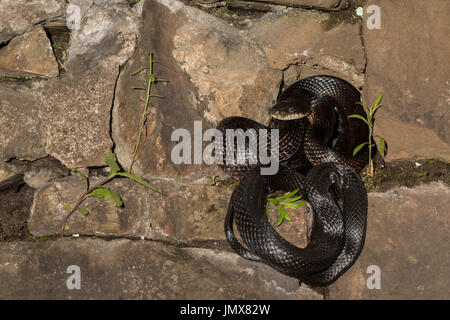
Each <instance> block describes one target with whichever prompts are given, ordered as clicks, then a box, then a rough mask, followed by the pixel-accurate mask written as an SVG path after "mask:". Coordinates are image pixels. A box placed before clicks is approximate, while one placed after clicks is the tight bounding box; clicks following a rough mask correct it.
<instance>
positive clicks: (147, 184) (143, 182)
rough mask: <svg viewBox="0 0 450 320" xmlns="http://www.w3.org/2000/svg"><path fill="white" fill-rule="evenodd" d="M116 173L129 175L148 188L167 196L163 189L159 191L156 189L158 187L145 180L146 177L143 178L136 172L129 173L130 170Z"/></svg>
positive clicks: (123, 175) (124, 175) (128, 176)
mask: <svg viewBox="0 0 450 320" xmlns="http://www.w3.org/2000/svg"><path fill="white" fill-rule="evenodd" d="M116 175H118V176H122V177H127V178H130V179H132V180H134V181H136V182H139V183H140V184H143V185H144V186H146V187H147V188H149V189H151V190H153V191H155V192H158V193H159V194H162V195H163V196H165V194H164V193H163V192H161V191H159V190H158V189H156V187H154V186H152V185H151V184H149V183H148V182H147V181H145V180H144V179H141V178H139V177H136V176H135V175H134V174H132V173H128V172H117V173H116Z"/></svg>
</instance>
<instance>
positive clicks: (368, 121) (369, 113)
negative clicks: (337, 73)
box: [348, 94, 386, 177]
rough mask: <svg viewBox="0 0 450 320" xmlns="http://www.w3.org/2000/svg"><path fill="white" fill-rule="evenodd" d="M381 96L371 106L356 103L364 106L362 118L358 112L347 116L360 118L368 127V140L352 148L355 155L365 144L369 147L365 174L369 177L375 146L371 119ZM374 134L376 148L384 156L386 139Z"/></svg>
mask: <svg viewBox="0 0 450 320" xmlns="http://www.w3.org/2000/svg"><path fill="white" fill-rule="evenodd" d="M382 98H383V94H380V95H379V96H378V99H377V101H376V102H375V104H374V105H373V106H372V107H371V108H368V107H366V106H365V105H364V104H363V103H361V102H357V104H359V105H361V106H362V107H363V108H364V111H365V113H366V118H364V117H363V116H360V115H359V114H352V115H350V116H348V117H349V118H355V119H360V120H361V121H364V123H365V124H366V125H367V127H368V128H369V136H368V141H367V142H364V143H361V144H360V145H359V146H357V147H356V148H355V149H354V150H353V156H355V155H356V154H357V153H358V152H359V151H361V149H362V148H363V147H364V146H365V145H368V147H369V168H368V171H367V174H368V175H369V176H371V177H373V159H372V148H373V147H375V144H373V143H372V141H373V124H374V121H373V120H374V115H375V112H376V111H377V110H378V109H379V108H380V107H381V99H382ZM375 136H376V137H378V139H379V149H378V150H379V151H380V154H381V156H384V155H385V152H386V141H385V140H384V138H382V137H380V136H379V135H375Z"/></svg>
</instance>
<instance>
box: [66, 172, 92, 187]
mask: <svg viewBox="0 0 450 320" xmlns="http://www.w3.org/2000/svg"><path fill="white" fill-rule="evenodd" d="M70 170H71V171H72V172H75V173H78V174H79V175H80V176H81V179H83V181H84V184H85V185H86V190H89V179H88V177H86V176H85V175H84V174H82V173H81V172H80V171H79V170H77V169H75V168H72V169H70Z"/></svg>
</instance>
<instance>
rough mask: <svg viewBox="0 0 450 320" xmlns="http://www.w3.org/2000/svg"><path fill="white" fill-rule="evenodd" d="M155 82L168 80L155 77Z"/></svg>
mask: <svg viewBox="0 0 450 320" xmlns="http://www.w3.org/2000/svg"><path fill="white" fill-rule="evenodd" d="M155 82H169V80H166V79H162V78H157V79H155Z"/></svg>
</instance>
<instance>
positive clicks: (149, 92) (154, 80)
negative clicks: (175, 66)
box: [128, 51, 169, 173]
mask: <svg viewBox="0 0 450 320" xmlns="http://www.w3.org/2000/svg"><path fill="white" fill-rule="evenodd" d="M145 54H146V55H148V57H149V62H148V67H142V68H139V69H137V70H136V71H134V72H132V73H131V74H130V75H131V76H135V75H137V74H139V73H141V72H142V71H144V70H148V81H147V87H145V88H144V87H139V86H134V87H131V88H132V89H134V90H144V91H146V92H147V96H146V98H145V105H144V109H143V110H142V115H141V123H140V125H139V132H138V137H137V140H136V144H135V145H134V149H133V156H132V159H131V164H130V169H129V170H128V172H129V173H131V170H132V169H133V164H134V161H135V160H136V154H137V152H138V149H139V145H140V143H141V137H142V131H143V129H144V126H145V123H146V122H147V116H148V109H149V108H150V107H151V104H150V99H151V98H163V96H160V95H159V94H154V93H152V85H153V84H154V83H157V82H168V81H169V80H166V79H161V78H157V77H156V76H155V75H154V74H153V64H154V63H160V64H162V63H161V62H160V61H155V60H153V53H152V52H150V51H146V52H145Z"/></svg>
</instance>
